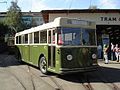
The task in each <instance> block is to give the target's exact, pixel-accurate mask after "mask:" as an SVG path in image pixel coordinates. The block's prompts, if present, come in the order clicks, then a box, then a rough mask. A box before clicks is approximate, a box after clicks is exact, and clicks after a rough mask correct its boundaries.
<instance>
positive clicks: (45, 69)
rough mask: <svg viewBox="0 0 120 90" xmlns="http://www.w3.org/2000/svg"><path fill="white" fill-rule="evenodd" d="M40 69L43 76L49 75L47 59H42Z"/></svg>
mask: <svg viewBox="0 0 120 90" xmlns="http://www.w3.org/2000/svg"><path fill="white" fill-rule="evenodd" d="M39 68H40V70H41V72H42V73H43V74H47V73H48V71H47V62H46V59H45V57H41V58H40V61H39Z"/></svg>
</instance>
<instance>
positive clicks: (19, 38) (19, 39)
mask: <svg viewBox="0 0 120 90" xmlns="http://www.w3.org/2000/svg"><path fill="white" fill-rule="evenodd" d="M18 44H21V36H19V37H18Z"/></svg>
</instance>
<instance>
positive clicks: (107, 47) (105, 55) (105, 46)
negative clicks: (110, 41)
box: [103, 44, 109, 64]
mask: <svg viewBox="0 0 120 90" xmlns="http://www.w3.org/2000/svg"><path fill="white" fill-rule="evenodd" d="M108 51H109V46H108V45H107V44H104V47H103V53H104V59H105V64H108V63H109V60H108Z"/></svg>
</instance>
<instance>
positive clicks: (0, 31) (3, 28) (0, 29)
mask: <svg viewBox="0 0 120 90" xmlns="http://www.w3.org/2000/svg"><path fill="white" fill-rule="evenodd" d="M8 32H9V28H8V26H7V25H4V24H3V23H0V37H3V36H5V34H7V33H8Z"/></svg>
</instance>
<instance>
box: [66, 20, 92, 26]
mask: <svg viewBox="0 0 120 90" xmlns="http://www.w3.org/2000/svg"><path fill="white" fill-rule="evenodd" d="M67 24H74V25H90V24H91V22H88V21H84V20H77V19H68V20H67Z"/></svg>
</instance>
